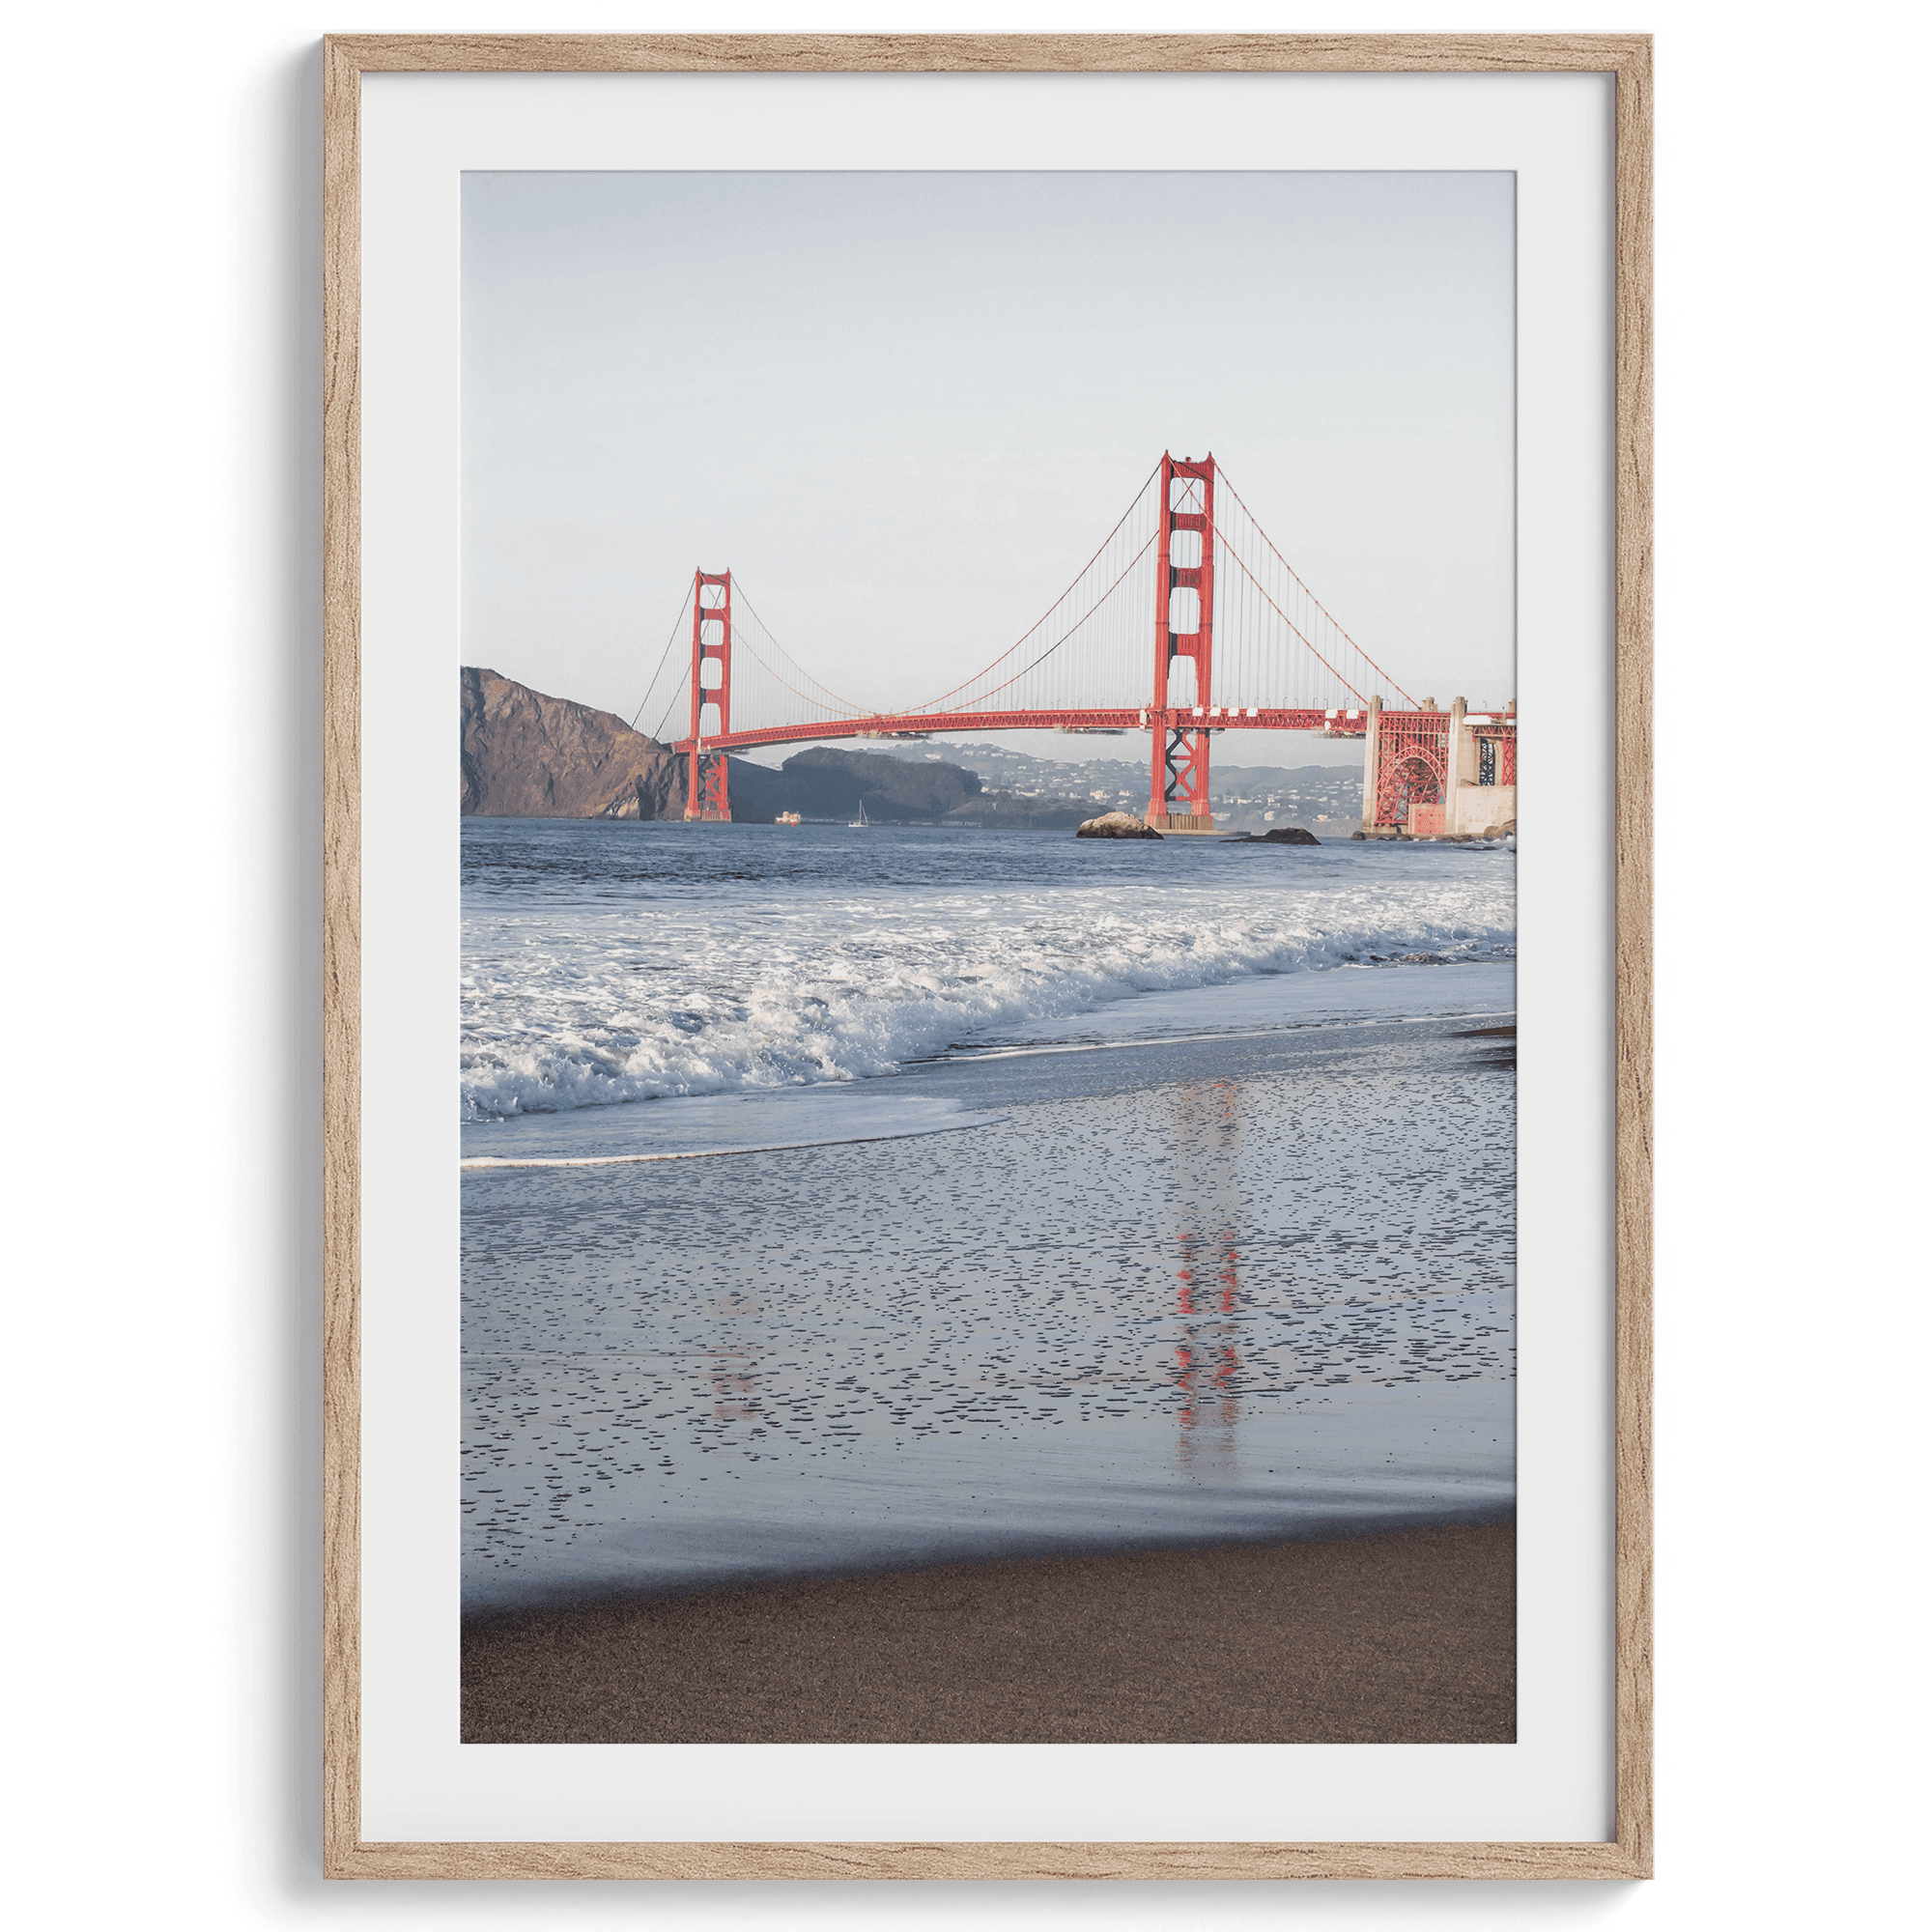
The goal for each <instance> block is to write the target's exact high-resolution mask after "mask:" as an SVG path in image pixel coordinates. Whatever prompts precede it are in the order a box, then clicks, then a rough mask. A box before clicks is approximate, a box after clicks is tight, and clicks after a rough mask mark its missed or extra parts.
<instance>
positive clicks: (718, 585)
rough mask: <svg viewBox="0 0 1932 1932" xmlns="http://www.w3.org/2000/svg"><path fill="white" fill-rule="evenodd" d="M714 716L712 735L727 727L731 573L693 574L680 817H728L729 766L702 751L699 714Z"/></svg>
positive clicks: (717, 755)
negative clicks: (687, 759)
mask: <svg viewBox="0 0 1932 1932" xmlns="http://www.w3.org/2000/svg"><path fill="white" fill-rule="evenodd" d="M708 664H715V665H716V666H717V667H718V682H717V683H716V684H714V685H711V686H708V687H707V686H706V684H705V682H704V668H705V666H706V665H708ZM707 706H709V707H710V708H712V709H713V710H715V711H716V712H717V713H718V723H717V725H716V726H715V728H714V729H713V731H712V733H711V735H712V736H713V737H714V738H723V737H725V736H726V735H727V734H728V733H729V731H730V729H731V573H730V572H729V571H728V570H727V571H725V574H724V575H723V576H722V577H711V576H708V575H707V574H706V573H705V572H704V571H701V570H700V571H699V572H698V573H697V582H696V584H695V585H694V586H693V592H692V607H691V785H690V791H689V794H688V796H687V798H686V800H685V807H684V816H685V822H686V823H687V824H689V823H690V822H691V820H693V819H694V818H702V819H712V820H722V819H728V818H729V817H730V816H731V762H730V760H729V759H728V758H727V757H726V756H725V753H723V752H711V753H707V752H706V751H705V749H704V712H705V708H706V707H707Z"/></svg>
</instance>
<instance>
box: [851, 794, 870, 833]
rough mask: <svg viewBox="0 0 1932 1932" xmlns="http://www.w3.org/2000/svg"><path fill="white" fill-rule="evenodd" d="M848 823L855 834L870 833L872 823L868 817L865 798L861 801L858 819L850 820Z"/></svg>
mask: <svg viewBox="0 0 1932 1932" xmlns="http://www.w3.org/2000/svg"><path fill="white" fill-rule="evenodd" d="M846 822H847V824H848V825H849V826H850V827H851V829H852V830H853V831H854V832H859V831H862V830H863V831H869V830H870V829H871V824H872V821H871V820H870V819H869V818H867V816H866V801H865V800H864V799H863V798H862V799H861V800H860V801H859V815H858V817H857V818H853V819H848V820H847V821H846Z"/></svg>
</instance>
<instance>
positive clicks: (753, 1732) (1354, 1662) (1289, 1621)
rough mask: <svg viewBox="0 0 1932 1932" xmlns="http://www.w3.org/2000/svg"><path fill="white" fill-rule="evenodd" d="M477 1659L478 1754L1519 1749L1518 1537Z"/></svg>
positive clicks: (922, 1602)
mask: <svg viewBox="0 0 1932 1932" xmlns="http://www.w3.org/2000/svg"><path fill="white" fill-rule="evenodd" d="M462 1652H463V1721H462V1738H463V1742H465V1743H466V1744H491V1743H502V1744H512V1743H515V1744H564V1743H572V1744H599V1743H601V1744H642V1743H659V1744H899V1743H926V1744H1054V1743H1061V1744H1081V1743H1084V1744H1190V1743H1279V1744H1426V1743H1493V1744H1507V1743H1513V1742H1514V1741H1515V1735H1516V1529H1515V1524H1514V1521H1511V1522H1507V1523H1489V1524H1475V1525H1471V1524H1467V1523H1464V1524H1460V1525H1456V1526H1453V1527H1444V1528H1429V1529H1407V1530H1401V1531H1391V1532H1381V1533H1371V1534H1360V1535H1353V1536H1347V1537H1340V1538H1331V1539H1326V1540H1321V1541H1309V1542H1293V1543H1271V1544H1218V1545H1208V1546H1203V1547H1197V1548H1181V1549H1175V1548H1167V1549H1151V1550H1136V1551H1128V1552H1124V1553H1115V1554H1108V1555H1087V1556H1052V1557H1040V1558H1034V1559H1019V1560H1010V1559H1009V1560H1005V1561H999V1562H989V1563H971V1564H949V1565H944V1566H941V1567H938V1568H931V1569H918V1570H899V1571H884V1572H874V1573H871V1574H867V1575H861V1576H848V1577H829V1578H817V1579H810V1580H801V1581H790V1582H781V1583H770V1584H763V1585H753V1586H748V1587H743V1588H737V1589H724V1590H713V1591H706V1592H702V1593H697V1594H689V1595H679V1596H654V1597H649V1598H638V1599H632V1600H630V1601H627V1602H619V1603H612V1604H610V1605H600V1606H596V1607H586V1608H578V1609H554V1610H537V1611H520V1612H503V1613H497V1614H495V1615H492V1616H490V1617H487V1618H479V1619H474V1620H471V1621H469V1622H468V1623H466V1624H465V1626H464V1629H463V1635H462Z"/></svg>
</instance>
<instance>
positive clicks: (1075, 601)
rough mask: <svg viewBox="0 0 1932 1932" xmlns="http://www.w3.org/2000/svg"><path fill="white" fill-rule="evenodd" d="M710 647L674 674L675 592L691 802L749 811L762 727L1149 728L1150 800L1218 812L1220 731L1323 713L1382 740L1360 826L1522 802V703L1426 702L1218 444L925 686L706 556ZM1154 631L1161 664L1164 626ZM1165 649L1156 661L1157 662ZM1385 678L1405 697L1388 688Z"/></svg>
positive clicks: (704, 620) (1158, 806)
mask: <svg viewBox="0 0 1932 1932" xmlns="http://www.w3.org/2000/svg"><path fill="white" fill-rule="evenodd" d="M686 607H687V609H688V610H689V611H690V614H691V632H690V641H691V650H690V657H689V660H688V662H686V663H685V664H684V665H683V666H682V668H681V672H680V675H679V676H678V678H677V679H676V681H675V683H674V684H672V683H671V681H670V680H669V679H668V676H667V671H668V667H669V664H670V656H671V651H672V649H673V648H674V647H675V645H676V642H677V639H678V637H679V635H680V634H681V633H682V632H683V629H684V611H680V612H679V613H678V619H677V622H676V623H675V624H674V625H673V627H672V630H671V639H670V643H669V644H668V645H667V646H666V651H665V657H664V659H663V660H662V661H661V662H660V665H659V667H658V671H657V673H656V675H655V676H654V677H653V679H652V684H651V688H650V690H648V691H647V692H646V694H645V696H644V701H643V703H641V704H640V705H639V707H638V716H639V717H640V718H641V717H642V716H644V715H645V713H646V712H647V711H649V710H650V709H651V708H652V706H653V700H654V699H656V698H657V697H659V696H660V695H661V693H662V692H663V691H664V690H666V689H668V691H669V697H668V702H667V703H665V704H664V707H663V716H662V718H661V719H660V721H659V724H658V726H657V729H656V730H655V731H654V732H653V733H652V735H653V736H654V737H656V738H659V739H660V740H662V738H663V734H664V729H665V726H666V725H668V723H669V721H670V718H671V716H672V715H673V714H674V713H675V712H676V711H677V710H678V708H679V705H680V702H681V701H687V700H688V713H687V716H688V721H689V730H688V732H687V734H686V735H685V736H684V737H683V738H681V739H679V740H678V741H676V743H675V744H674V745H673V746H672V749H673V750H674V751H675V752H676V753H678V754H679V755H680V756H682V757H684V758H685V759H686V761H687V772H688V782H687V792H686V804H685V810H684V816H685V818H686V819H687V820H689V821H694V822H704V821H719V820H728V819H729V818H730V816H731V800H730V766H729V762H728V754H729V753H732V752H741V751H749V750H751V749H753V748H754V747H757V746H762V745H782V744H792V743H799V742H805V741H810V742H818V741H821V740H825V739H839V738H885V739H903V738H925V737H930V736H931V734H932V733H933V732H934V731H935V730H940V729H943V730H945V731H948V732H973V731H1012V730H1034V731H1037V730H1060V731H1071V732H1106V733H1120V732H1126V731H1146V732H1148V733H1149V734H1150V735H1151V741H1152V756H1151V781H1150V786H1149V798H1148V810H1147V812H1146V814H1145V815H1146V818H1147V821H1148V823H1149V824H1150V825H1151V826H1152V827H1154V828H1155V829H1156V830H1157V831H1160V832H1169V833H1174V832H1179V833H1189V832H1212V831H1213V830H1214V819H1213V815H1212V812H1211V810H1210V809H1209V803H1208V756H1209V743H1210V740H1211V739H1212V737H1213V735H1214V733H1215V732H1217V731H1226V730H1236V729H1238V730H1244V731H1256V730H1260V731H1313V732H1317V733H1320V734H1321V736H1323V737H1328V738H1359V739H1362V740H1363V741H1364V764H1363V790H1362V830H1363V831H1364V833H1365V834H1367V835H1368V836H1370V837H1392V836H1396V835H1398V834H1401V833H1407V834H1409V835H1410V836H1412V837H1444V836H1448V837H1455V836H1468V835H1472V834H1481V833H1485V832H1490V831H1493V830H1496V829H1497V828H1499V827H1501V826H1502V825H1504V824H1505V823H1509V824H1513V823H1514V820H1515V816H1516V742H1517V736H1516V732H1517V721H1516V707H1515V705H1514V703H1511V704H1509V705H1508V706H1507V707H1505V708H1504V709H1503V710H1501V711H1497V712H1481V711H1471V710H1470V709H1469V708H1468V706H1467V705H1466V704H1465V703H1464V701H1463V699H1462V698H1460V697H1459V698H1458V699H1456V701H1455V703H1454V704H1453V705H1452V706H1451V707H1450V708H1449V710H1447V711H1443V710H1441V709H1439V708H1438V707H1437V706H1436V705H1435V701H1434V700H1433V699H1430V698H1425V699H1422V700H1421V701H1420V702H1418V701H1417V700H1416V699H1415V698H1414V697H1412V696H1410V695H1409V693H1408V692H1406V690H1404V689H1403V687H1402V686H1401V685H1399V684H1398V683H1397V682H1396V681H1395V679H1394V677H1393V676H1392V675H1391V674H1390V673H1389V672H1387V671H1386V670H1384V669H1383V668H1382V667H1381V666H1380V665H1379V664H1378V663H1377V662H1376V660H1375V659H1374V658H1372V657H1371V656H1370V655H1369V654H1368V652H1367V651H1365V650H1364V649H1363V648H1362V647H1361V646H1360V645H1359V644H1358V643H1356V642H1355V640H1354V639H1353V638H1351V637H1350V635H1349V633H1348V632H1347V631H1346V630H1344V629H1343V627H1342V625H1341V624H1340V622H1338V621H1337V619H1336V618H1335V617H1334V616H1333V615H1332V614H1331V613H1330V612H1329V611H1328V610H1327V608H1326V607H1325V606H1324V605H1323V604H1322V603H1321V601H1320V600H1319V599H1318V598H1317V597H1316V595H1315V593H1314V592H1313V591H1312V590H1311V589H1309V587H1308V585H1307V584H1306V583H1304V582H1302V579H1301V577H1300V576H1299V574H1298V573H1297V572H1296V571H1295V570H1294V568H1293V565H1292V564H1290V562H1289V561H1288V559H1287V558H1286V557H1285V556H1284V555H1283V554H1282V553H1281V552H1280V550H1278V549H1277V548H1276V546H1275V544H1274V543H1273V541H1272V540H1271V539H1270V538H1269V537H1268V535H1267V533H1266V531H1265V530H1264V529H1263V528H1262V526H1261V525H1260V524H1259V523H1258V522H1257V521H1256V519H1255V517H1254V515H1253V513H1252V512H1251V511H1250V510H1249V509H1248V506H1247V504H1246V503H1245V502H1243V501H1242V499H1241V497H1240V496H1239V494H1238V492H1236V489H1235V487H1234V485H1233V484H1232V483H1231V482H1230V481H1229V479H1228V477H1227V474H1226V472H1225V471H1224V470H1222V469H1220V467H1219V466H1218V465H1217V464H1216V463H1215V460H1214V458H1213V456H1212V454H1211V453H1210V454H1209V455H1208V456H1206V457H1204V458H1202V459H1201V460H1200V461H1199V462H1196V461H1194V460H1193V459H1192V458H1186V457H1176V456H1173V455H1171V454H1167V453H1163V455H1162V457H1161V459H1160V462H1159V463H1158V464H1156V465H1155V467H1154V469H1153V470H1152V472H1151V474H1150V475H1149V477H1148V479H1147V481H1146V482H1145V483H1144V484H1142V486H1141V488H1140V490H1139V492H1138V493H1137V494H1136V495H1135V497H1134V499H1133V501H1132V502H1131V503H1130V504H1129V505H1128V506H1127V509H1126V512H1125V514H1124V515H1122V518H1121V520H1120V522H1119V523H1118V524H1116V525H1115V526H1114V528H1113V529H1112V531H1110V532H1109V534H1108V536H1107V538H1106V540H1105V541H1104V542H1103V543H1102V544H1101V545H1100V547H1099V549H1098V550H1096V551H1095V552H1094V554H1093V555H1092V556H1091V557H1090V558H1089V559H1088V560H1087V562H1086V564H1085V565H1084V566H1083V567H1082V568H1081V570H1080V572H1079V574H1078V575H1077V576H1076V577H1075V578H1074V579H1073V581H1072V582H1071V583H1069V584H1068V585H1067V587H1066V588H1065V590H1064V591H1062V593H1061V594H1060V596H1059V597H1057V598H1056V599H1055V600H1054V602H1053V603H1052V604H1051V605H1050V606H1049V607H1048V608H1047V610H1046V611H1045V612H1044V613H1043V614H1042V615H1041V617H1040V618H1039V619H1038V621H1037V623H1035V624H1034V625H1033V626H1032V627H1031V628H1030V629H1029V630H1027V631H1026V632H1025V633H1024V634H1023V635H1022V636H1021V637H1020V638H1019V639H1016V640H1015V641H1014V642H1013V643H1011V644H1009V646H1008V647H1007V648H1006V649H1005V650H1004V651H1002V652H1001V653H1000V655H999V656H998V657H996V658H995V659H994V660H993V661H992V662H991V663H990V664H988V665H986V666H985V667H984V668H982V669H980V670H979V671H978V672H976V673H975V674H974V675H973V676H971V677H969V678H966V679H964V680H963V681H962V682H960V683H958V684H955V685H953V686H952V689H951V690H948V691H944V692H941V693H940V694H939V695H938V696H934V697H932V698H929V699H927V700H925V701H924V702H923V703H920V704H915V705H910V706H905V707H901V708H899V709H896V710H890V711H882V710H879V709H878V708H876V707H875V706H872V705H866V704H856V703H853V702H851V701H850V700H848V699H846V698H844V697H842V696H839V695H838V693H836V692H834V691H831V690H830V689H828V688H827V687H826V686H825V685H824V684H823V683H821V682H820V681H819V679H818V678H816V677H815V676H813V675H812V674H811V673H810V671H808V670H806V669H805V668H803V667H802V666H801V665H799V664H798V663H797V661H796V660H795V659H793V658H792V656H791V654H790V653H789V652H788V651H786V650H785V649H784V648H783V646H782V645H781V644H780V643H779V641H778V639H776V638H775V637H773V635H772V634H771V632H770V630H769V629H768V628H767V627H766V625H765V624H764V622H763V620H762V619H760V618H759V616H758V615H757V612H756V611H755V610H753V607H752V604H751V602H750V599H749V598H748V597H747V596H746V595H745V592H744V589H743V586H742V585H741V584H739V583H738V582H736V580H735V579H734V577H733V575H732V573H731V572H730V571H728V570H726V571H723V572H720V573H717V574H713V573H710V572H707V571H704V570H698V571H696V572H695V573H694V575H693V579H692V584H691V589H690V591H689V593H688V594H687V597H686ZM1150 644H1151V647H1152V648H1151V664H1150V651H1149V646H1150ZM1150 669H1151V679H1150ZM1385 691H1392V692H1394V693H1395V694H1396V695H1397V696H1399V697H1401V698H1402V699H1403V700H1404V705H1403V707H1400V708H1398V707H1394V706H1391V705H1390V704H1389V703H1388V702H1387V701H1386V700H1385V698H1384V696H1383V693H1384V692H1385Z"/></svg>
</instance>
